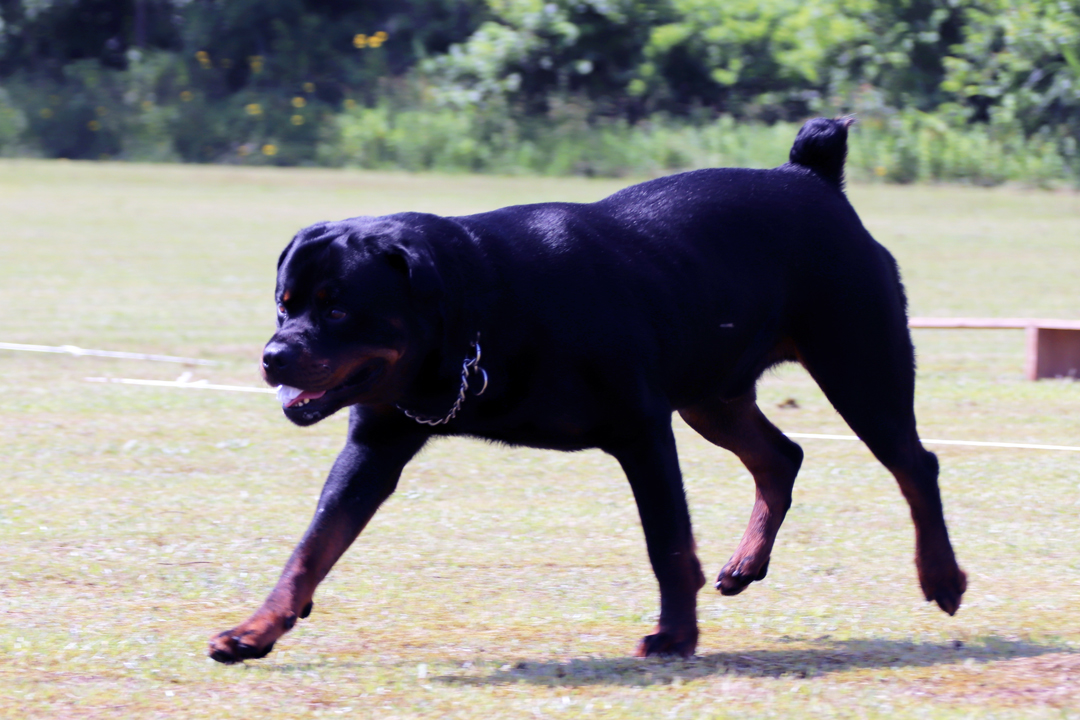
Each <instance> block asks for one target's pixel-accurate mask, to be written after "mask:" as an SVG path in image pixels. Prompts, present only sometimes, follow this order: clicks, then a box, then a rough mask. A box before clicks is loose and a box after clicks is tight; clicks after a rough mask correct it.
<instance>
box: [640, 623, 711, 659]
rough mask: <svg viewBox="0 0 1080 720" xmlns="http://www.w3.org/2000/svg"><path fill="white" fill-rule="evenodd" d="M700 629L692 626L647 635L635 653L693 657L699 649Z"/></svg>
mask: <svg viewBox="0 0 1080 720" xmlns="http://www.w3.org/2000/svg"><path fill="white" fill-rule="evenodd" d="M697 641H698V630H697V627H691V628H687V629H684V630H681V631H680V630H660V629H657V631H656V633H654V634H652V635H646V636H645V637H643V638H641V642H639V643H638V646H637V650H636V651H635V652H634V655H635V656H637V657H640V658H644V657H670V656H673V655H675V656H679V657H684V658H688V657H692V656H693V655H694V651H695V650H696V649H697Z"/></svg>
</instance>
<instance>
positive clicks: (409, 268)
mask: <svg viewBox="0 0 1080 720" xmlns="http://www.w3.org/2000/svg"><path fill="white" fill-rule="evenodd" d="M380 254H381V255H382V257H383V258H384V259H385V260H386V262H387V263H389V264H390V266H391V267H392V268H394V269H395V270H397V271H398V272H400V273H402V274H403V275H405V277H407V278H408V279H409V287H410V288H411V289H412V292H413V296H414V297H415V298H417V299H418V300H430V299H434V298H438V297H439V296H441V295H442V293H443V290H444V287H443V281H442V276H440V275H439V270H438V268H437V267H436V264H435V258H434V257H433V255H432V253H431V250H430V249H429V248H428V247H426V246H425V245H423V244H421V243H414V242H408V241H401V240H398V241H395V242H392V243H388V244H387V245H386V246H384V247H383V248H381V253H380Z"/></svg>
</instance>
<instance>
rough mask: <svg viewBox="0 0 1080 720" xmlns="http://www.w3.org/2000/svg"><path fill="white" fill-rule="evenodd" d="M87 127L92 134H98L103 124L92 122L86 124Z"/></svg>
mask: <svg viewBox="0 0 1080 720" xmlns="http://www.w3.org/2000/svg"><path fill="white" fill-rule="evenodd" d="M86 127H88V128H90V132H97V131H98V130H100V129H101V123H99V122H98V121H97V120H91V121H90V122H88V123H86Z"/></svg>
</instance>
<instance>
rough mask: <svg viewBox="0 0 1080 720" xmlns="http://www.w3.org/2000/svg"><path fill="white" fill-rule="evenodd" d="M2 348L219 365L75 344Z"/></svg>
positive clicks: (0, 345)
mask: <svg viewBox="0 0 1080 720" xmlns="http://www.w3.org/2000/svg"><path fill="white" fill-rule="evenodd" d="M0 350H20V351H23V352H42V353H63V354H66V355H75V356H78V357H82V356H84V355H92V356H94V357H110V358H122V359H124V360H153V361H155V362H169V363H182V364H184V365H217V363H216V362H214V361H213V360H199V359H198V358H187V357H177V356H175V355H147V354H146V353H129V352H115V351H113V350H87V349H86V348H81V347H76V346H74V345H58V346H52V345H22V344H20V343H5V342H0Z"/></svg>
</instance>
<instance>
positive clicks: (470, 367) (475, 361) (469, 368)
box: [397, 333, 488, 425]
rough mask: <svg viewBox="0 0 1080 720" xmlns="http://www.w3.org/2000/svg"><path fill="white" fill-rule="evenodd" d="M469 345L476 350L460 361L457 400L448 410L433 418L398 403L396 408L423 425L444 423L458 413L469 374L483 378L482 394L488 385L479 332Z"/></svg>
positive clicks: (480, 391) (463, 399)
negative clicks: (474, 353)
mask: <svg viewBox="0 0 1080 720" xmlns="http://www.w3.org/2000/svg"><path fill="white" fill-rule="evenodd" d="M471 347H472V348H473V349H474V350H475V351H476V355H475V356H473V357H472V358H470V357H468V356H466V358H465V361H464V362H462V363H461V387H460V388H459V389H458V396H457V400H455V401H454V404H453V406H452V407H451V408H450V412H448V413H446V415H444V416H443V417H441V418H433V417H430V416H426V415H418V414H414V413H411V412H409V411H408V410H406V409H405V408H403V407H401V406H400V405H398V406H397V409H398V410H400V411H401V412H403V413H405V415H406V416H408V417H409V418H411V419H413V420H415V421H416V422H418V423H421V424H423V425H444V424H446V423H448V422H450V421H451V420H453V419H454V416H455V415H457V414H458V410H460V409H461V404H462V403H463V402H465V393H466V392H467V391H468V390H469V374H470V373H472V374H479V375H480V377H481V378H482V379H483V381H484V384H483V385H482V386H481V388H480V390H479V391H478V392H477V393H476V394H477V395H483V394H484V391H485V390H487V386H488V374H487V370H485V369H484V368H482V367H480V333H476V340H474V341H473V342H472V344H471Z"/></svg>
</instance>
